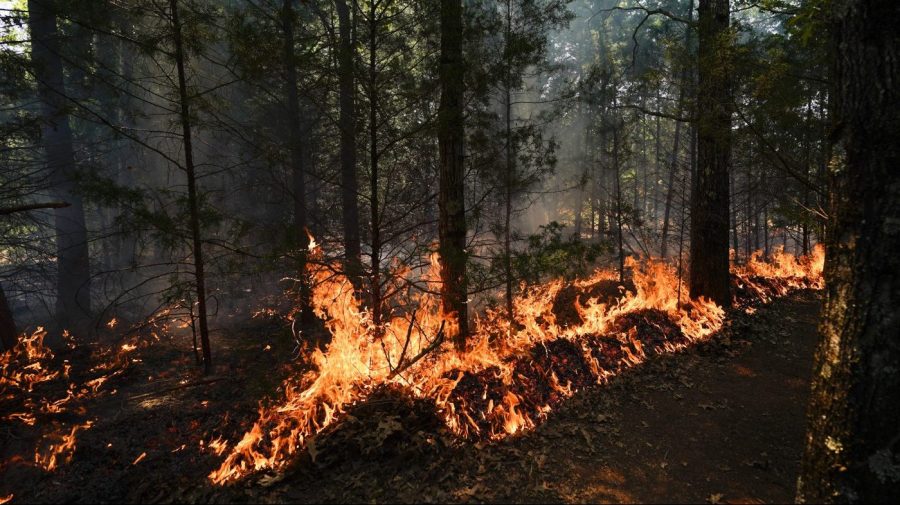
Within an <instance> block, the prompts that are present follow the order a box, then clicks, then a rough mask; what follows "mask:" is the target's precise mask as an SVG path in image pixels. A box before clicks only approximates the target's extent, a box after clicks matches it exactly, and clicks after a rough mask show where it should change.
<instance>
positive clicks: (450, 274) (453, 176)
mask: <svg viewBox="0 0 900 505" xmlns="http://www.w3.org/2000/svg"><path fill="white" fill-rule="evenodd" d="M462 11H463V9H462V1H461V0H441V68H440V78H441V104H440V110H439V112H438V143H439V144H440V156H441V160H440V172H441V173H440V191H439V202H438V209H439V213H440V216H439V222H440V226H439V237H440V246H441V251H440V252H441V301H442V304H443V310H444V313H446V314H451V313H453V314H456V319H457V322H458V323H459V331H458V333H457V334H456V346H457V348H459V349H465V346H466V337H467V336H468V334H469V327H468V311H467V298H468V289H467V284H466V201H465V165H464V163H463V161H464V158H463V156H464V149H465V146H464V142H465V136H464V133H465V132H464V124H463V100H464V97H463V93H464V91H465V89H464V87H463V86H464V82H463V74H464V64H463V54H462V37H463V22H462Z"/></svg>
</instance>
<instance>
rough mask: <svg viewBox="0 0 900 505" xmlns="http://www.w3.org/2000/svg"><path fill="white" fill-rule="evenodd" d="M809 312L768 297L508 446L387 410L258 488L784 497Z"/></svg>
mask: <svg viewBox="0 0 900 505" xmlns="http://www.w3.org/2000/svg"><path fill="white" fill-rule="evenodd" d="M818 310H819V302H818V300H817V299H816V298H814V297H812V296H811V295H809V294H801V295H797V296H795V297H793V298H791V299H785V300H779V301H777V302H775V303H773V304H772V305H771V306H769V307H766V308H763V309H761V311H760V313H758V314H756V315H754V316H753V317H750V318H741V319H740V320H739V321H738V322H736V323H735V325H734V327H733V329H732V331H731V335H733V336H731V337H728V336H726V337H723V338H722V339H720V340H719V341H717V342H714V343H710V344H707V345H704V346H701V347H699V348H696V349H694V350H691V351H688V352H686V353H683V354H680V355H677V356H671V357H662V358H658V359H654V360H652V361H651V362H650V363H647V364H646V365H645V366H644V367H642V368H641V369H639V370H633V371H632V372H631V373H629V374H627V375H626V376H623V377H620V378H618V379H616V380H615V381H614V382H613V383H612V384H610V385H609V386H607V387H599V388H593V389H592V390H589V391H585V392H582V393H580V394H578V395H576V396H575V397H574V398H572V399H570V400H569V401H568V402H567V403H566V404H565V405H564V406H563V408H561V409H560V411H559V412H556V413H554V414H553V415H551V417H550V419H549V420H548V421H547V422H546V423H545V424H543V425H542V426H540V427H539V428H538V429H537V430H535V431H534V432H533V433H530V434H527V435H526V436H523V437H520V438H518V439H516V440H513V441H510V442H505V443H500V444H496V445H490V446H486V447H482V448H477V447H473V446H466V445H464V446H455V447H444V446H443V443H442V442H441V438H440V437H436V440H435V439H429V437H427V436H424V437H416V436H415V435H410V433H409V432H413V433H414V432H415V431H416V430H417V423H421V422H422V421H421V420H419V421H417V420H414V419H413V420H410V418H411V417H412V416H414V415H415V411H414V409H413V413H412V414H409V413H408V412H407V413H406V415H405V416H404V417H405V419H394V416H390V415H389V414H388V413H389V412H393V411H396V410H397V409H396V406H393V407H391V408H388V409H385V413H384V415H383V416H382V417H380V418H379V417H378V415H377V413H376V415H374V416H372V417H373V419H374V420H373V421H371V423H372V424H371V426H369V427H368V428H366V427H365V426H361V427H359V429H354V430H351V432H350V433H348V434H347V435H346V438H345V439H343V440H342V441H340V442H334V441H332V442H330V443H329V441H328V440H327V439H326V440H323V441H322V443H320V448H319V450H318V454H317V460H316V463H315V464H312V463H311V461H310V460H309V459H308V458H307V459H306V461H305V462H304V463H303V464H300V465H298V469H297V470H295V471H293V472H291V473H289V475H288V477H287V478H286V479H285V480H284V481H282V482H281V483H279V484H278V485H277V486H274V488H273V489H272V490H271V491H270V492H268V493H265V494H264V495H263V496H259V497H260V498H264V499H266V500H272V501H282V500H291V501H303V502H315V501H379V502H381V501H411V502H415V501H423V500H424V501H439V502H440V501H501V502H506V501H515V502H536V503H537V502H651V503H652V502H656V503H659V502H664V503H671V502H692V503H696V502H705V501H712V502H716V501H721V502H730V501H739V502H790V501H792V500H793V496H794V486H795V479H796V475H797V470H798V466H799V457H800V454H801V450H802V440H803V432H804V422H805V421H804V418H805V415H804V411H805V406H806V399H807V394H808V386H809V380H810V373H811V367H812V355H813V351H814V347H815V342H816V324H817V318H818ZM420 417H421V416H420ZM401 424H402V425H403V426H402V428H401V427H400V425H401ZM426 424H427V422H426ZM394 425H396V426H395V428H394V429H396V430H397V432H398V440H396V441H395V442H394V443H393V444H392V443H391V434H390V429H391V426H394ZM385 430H387V435H386V436H382V437H380V439H379V440H378V441H376V442H370V443H369V444H370V445H365V444H361V443H359V442H350V440H351V439H350V437H351V436H352V437H355V436H358V433H359V432H384V431H385ZM401 431H402V432H403V434H402V435H399V432H401ZM332 438H341V437H339V436H337V435H335V437H332ZM384 439H386V440H384ZM348 443H349V444H350V445H351V446H352V447H348ZM373 444H374V446H373ZM378 444H380V445H378ZM367 451H368V454H365V453H366V452H367ZM357 453H358V454H357Z"/></svg>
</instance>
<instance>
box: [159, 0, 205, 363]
mask: <svg viewBox="0 0 900 505" xmlns="http://www.w3.org/2000/svg"><path fill="white" fill-rule="evenodd" d="M169 6H170V9H171V11H172V12H171V15H172V28H173V30H174V43H175V66H176V67H177V70H178V102H179V103H178V105H179V108H180V113H181V117H180V119H181V131H182V138H183V140H184V169H185V172H186V174H187V183H188V206H189V208H190V216H189V221H190V226H191V241H192V245H193V249H192V254H193V256H194V281H195V287H196V291H197V293H196V294H197V319H198V322H199V327H200V347H201V349H202V350H203V373H204V374H209V372H210V370H211V368H212V353H211V351H210V346H209V326H208V324H207V320H206V276H205V273H204V271H203V266H204V265H203V242H202V240H201V238H200V210H199V202H198V200H199V196H198V195H197V174H196V171H195V169H194V148H193V144H192V139H191V114H190V104H189V100H190V98H189V96H188V90H187V77H186V76H185V70H184V60H185V56H184V47H183V40H182V38H181V20H180V19H179V16H178V0H169Z"/></svg>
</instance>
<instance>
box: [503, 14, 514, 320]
mask: <svg viewBox="0 0 900 505" xmlns="http://www.w3.org/2000/svg"><path fill="white" fill-rule="evenodd" d="M511 31H512V0H506V44H510V43H511V38H512V33H511ZM506 64H507V68H506V80H505V83H504V89H505V96H504V98H505V102H504V106H505V107H506V132H505V133H506V181H505V184H504V186H505V190H506V195H505V197H506V199H505V204H506V208H505V209H504V218H503V273H504V275H505V277H506V314H507V317H508V318H509V321H510V322H512V321H514V318H515V312H514V309H513V274H512V244H511V234H512V229H511V225H512V222H511V221H512V185H513V179H514V177H513V176H514V173H515V170H516V159H515V154H514V153H513V144H512V94H511V93H512V90H511V89H510V88H511V87H512V68H511V62H509V61H507V62H506Z"/></svg>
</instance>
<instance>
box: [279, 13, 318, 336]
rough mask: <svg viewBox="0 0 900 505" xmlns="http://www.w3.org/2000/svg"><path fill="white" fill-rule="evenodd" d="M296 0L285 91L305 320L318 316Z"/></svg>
mask: <svg viewBox="0 0 900 505" xmlns="http://www.w3.org/2000/svg"><path fill="white" fill-rule="evenodd" d="M293 1H294V0H283V3H282V12H281V29H282V36H283V37H284V41H283V42H284V95H285V98H286V99H287V113H288V131H287V137H288V145H289V146H290V152H291V155H290V164H291V176H292V180H293V193H294V234H295V235H294V236H295V237H296V244H297V248H298V251H297V276H298V278H299V279H300V282H299V284H300V318H301V321H303V323H304V324H310V323H311V322H312V321H313V319H314V314H313V310H312V306H311V305H310V298H311V291H310V286H309V279H308V278H307V274H306V263H307V256H308V248H309V237H308V236H307V228H306V182H305V180H304V178H305V173H304V172H305V171H306V167H305V166H304V165H305V163H304V153H303V149H304V146H303V141H302V139H301V138H300V100H299V98H298V96H297V63H296V61H295V60H296V58H295V56H294V22H295V19H294V18H295V16H294V7H293Z"/></svg>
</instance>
